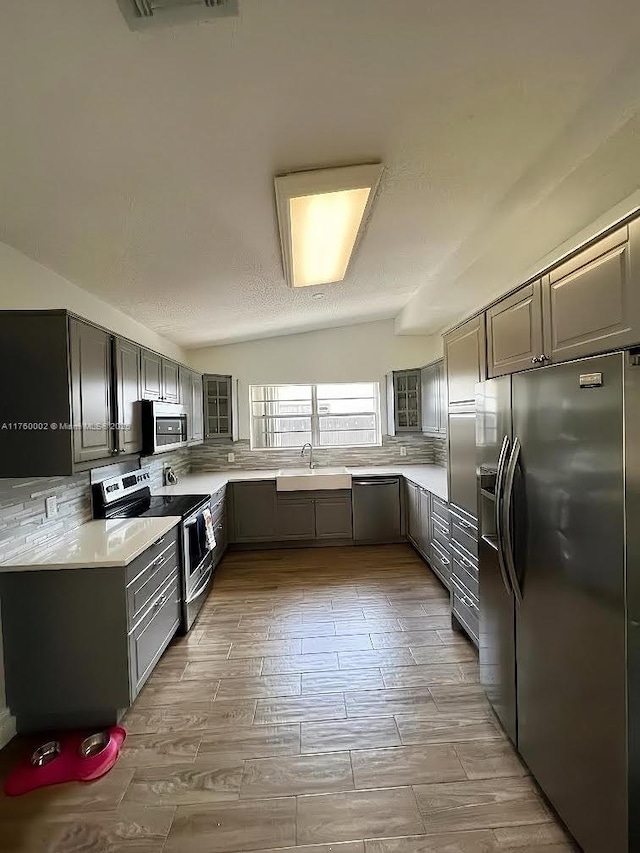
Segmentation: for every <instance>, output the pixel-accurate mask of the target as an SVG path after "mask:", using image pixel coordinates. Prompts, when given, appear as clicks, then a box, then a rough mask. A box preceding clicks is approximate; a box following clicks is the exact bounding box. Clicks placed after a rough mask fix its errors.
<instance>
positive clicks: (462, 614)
mask: <svg viewBox="0 0 640 853" xmlns="http://www.w3.org/2000/svg"><path fill="white" fill-rule="evenodd" d="M451 602H452V610H453V612H454V614H455V615H456V617H457V618H458V621H459V622H461V623H462V625H463V626H464V627H465V629H466V630H467V632H468V634H469V636H470V637H471V639H472V640H473V641H474V642H475V644H476V645H477V644H478V636H479V617H480V614H479V611H478V606H477V604H476V603H475V601H474V600H473V598H472V596H471V595H469V593H468V591H467V590H466V589H465V588H464V587H463V586H462V585H461V584H460V583H458V581H457V580H456V578H455V577H452V578H451Z"/></svg>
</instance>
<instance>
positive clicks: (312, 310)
mask: <svg viewBox="0 0 640 853" xmlns="http://www.w3.org/2000/svg"><path fill="white" fill-rule="evenodd" d="M240 6H241V15H240V17H239V18H237V19H227V20H220V21H216V22H211V23H208V24H202V25H184V26H179V27H172V28H168V29H157V30H154V31H150V32H146V33H132V32H130V31H129V30H128V29H127V27H126V25H125V23H124V21H123V19H122V17H121V15H120V12H119V10H118V6H117V3H116V0H90V2H87V0H57V2H55V3H51V2H50V0H30V2H29V3H22V2H4V3H2V4H1V6H0V74H1V76H2V80H3V81H4V82H3V86H2V89H1V91H0V114H1V115H2V133H1V134H0V239H2V240H4V241H5V242H7V243H9V244H10V245H12V246H14V247H15V248H17V249H18V250H20V251H22V252H24V253H25V254H27V255H29V256H30V257H33V258H35V259H36V260H38V261H40V262H41V263H43V264H44V265H45V266H48V267H50V268H51V269H53V270H55V271H56V272H58V273H60V274H61V275H63V276H65V277H66V278H68V279H69V280H71V281H73V282H74V283H76V284H78V285H80V286H81V287H83V288H85V289H87V290H89V291H92V292H93V293H95V294H97V295H98V296H100V297H102V298H104V299H105V300H107V301H108V302H110V303H111V304H113V305H114V306H116V307H118V308H120V309H122V310H123V311H125V312H126V313H127V314H130V315H131V316H133V317H135V319H137V320H139V321H140V322H142V323H144V324H145V325H147V326H149V327H150V328H152V329H154V330H156V331H158V332H160V333H162V334H164V335H166V336H167V337H168V338H170V339H172V340H174V341H176V342H177V343H179V344H182V345H184V346H187V347H195V346H204V345H207V344H210V343H221V342H228V341H233V340H242V339H248V338H253V337H264V336H268V335H274V334H284V333H289V332H294V331H302V330H305V329H312V328H322V327H327V326H337V325H345V324H347V323H351V322H362V321H367V320H374V319H380V318H390V317H396V316H398V315H400V318H399V330H400V331H407V332H429V331H434V330H436V329H438V328H441V327H442V326H443V325H444V324H446V323H447V322H450V321H451V320H453V319H456V318H457V316H459V315H460V314H461V313H464V311H465V310H467V309H468V308H470V307H475V305H476V304H481V303H482V301H483V300H484V299H485V298H486V297H487V295H488V294H492V293H493V292H494V291H495V290H496V281H492V280H491V275H490V274H488V273H487V272H486V271H485V272H484V273H483V275H478V277H477V279H474V277H473V275H472V274H471V273H470V271H473V269H474V266H476V267H477V266H478V264H480V262H481V259H482V258H485V259H486V257H487V254H488V253H489V254H490V253H491V252H493V253H494V254H496V253H499V255H500V257H501V258H502V260H503V264H502V266H501V268H500V271H501V275H503V276H504V277H508V276H511V275H515V274H516V273H517V271H518V269H520V268H521V269H524V268H525V266H527V265H529V264H530V263H532V262H533V260H534V259H535V256H536V255H535V253H536V252H538V254H542V253H544V251H545V250H546V249H548V248H551V247H550V246H549V245H548V240H556V241H557V242H561V240H564V239H566V238H567V237H569V236H570V234H571V233H572V232H573V231H577V230H579V228H581V227H583V226H584V225H585V224H586V221H587V220H585V216H586V215H587V213H590V212H591V208H592V207H593V205H594V204H595V203H596V191H597V193H599V197H600V198H602V199H605V200H607V202H608V201H611V202H612V203H613V202H615V201H617V200H618V199H619V198H620V197H622V195H625V194H627V193H630V192H631V191H632V190H633V189H634V188H635V186H637V184H638V180H637V179H638V169H639V168H640V158H637V157H635V158H634V162H633V165H632V166H630V164H629V158H628V157H627V158H626V159H624V158H622V159H624V168H622V166H621V165H620V162H621V154H620V152H621V150H622V149H624V151H625V152H628V150H629V140H633V141H635V142H636V143H637V142H638V122H637V121H635V120H634V111H635V110H636V109H637V105H636V104H634V103H631V104H630V105H629V107H628V109H627V112H626V113H625V114H624V116H623V117H621V115H620V111H618V113H617V114H616V116H611V115H609V114H607V112H606V109H604V106H606V104H607V103H609V102H610V99H611V95H612V93H615V92H622V95H624V93H625V92H626V89H624V87H622V88H621V87H618V86H616V80H617V75H619V74H623V75H626V78H625V79H627V81H628V80H629V79H630V75H631V77H632V76H633V74H634V73H635V66H633V67H631V68H629V67H628V65H627V66H625V65H624V64H623V63H624V62H625V61H626V57H627V55H628V54H629V53H630V52H631V50H632V49H633V48H634V47H635V45H637V40H638V36H639V35H640V15H639V13H638V7H637V2H635V0H633V1H632V0H610V2H609V3H606V4H605V3H602V2H601V0H562V2H558V0H539V2H536V3H526V4H525V3H523V2H514V0H485V2H482V3H478V2H477V0H394V2H389V0H348V2H345V0H323V2H318V0H240ZM630 91H631V90H630ZM638 91H640V89H638ZM630 99H631V101H633V96H631V97H630ZM603 110H604V111H603ZM592 111H593V116H594V121H593V122H590V121H589V117H590V116H591V114H592ZM625 146H626V147H625ZM625 156H626V155H625ZM563 157H564V160H566V161H567V162H564V160H562V158H563ZM371 159H380V160H382V161H383V162H384V163H385V166H386V170H385V174H384V176H383V180H382V184H381V187H380V191H379V195H378V198H377V201H376V204H375V207H374V210H373V214H372V217H371V220H370V223H369V228H368V231H367V233H366V235H365V237H364V240H363V241H362V243H361V245H360V248H359V251H358V255H357V257H356V258H355V260H354V263H353V265H352V267H351V270H350V272H349V275H348V277H347V279H346V280H345V281H344V282H343V283H341V284H338V285H330V286H327V287H326V288H323V291H324V292H325V294H326V296H325V298H324V299H323V300H314V299H312V292H313V291H315V290H316V289H315V288H309V289H308V291H307V290H305V291H303V292H293V291H291V290H289V289H288V288H287V286H286V284H285V282H284V277H283V274H282V269H281V261H280V254H279V243H278V237H277V226H276V222H275V214H274V200H273V182H272V179H273V175H274V173H276V172H279V171H286V170H290V169H295V168H299V167H310V166H323V165H340V164H346V163H351V162H356V163H357V162H361V161H365V160H371ZM561 161H562V162H561ZM589 163H590V164H591V165H592V169H591V171H589V170H588V169H587V165H588V164H589ZM581 170H582V171H581ZM580 176H582V183H580V182H579V180H578V179H579V178H580ZM576 182H577V183H576ZM562 187H565V188H568V189H567V192H568V191H569V189H570V190H571V192H572V194H571V195H570V196H567V198H570V203H569V202H568V203H567V206H566V210H567V211H568V212H569V214H568V215H566V214H565V213H564V210H563V208H562V207H561V206H560V207H558V206H556V208H555V209H556V213H557V216H556V219H557V220H558V224H557V227H556V228H555V229H547V231H544V229H542V230H540V231H539V233H538V234H537V240H536V239H532V240H531V241H527V240H523V239H522V230H521V231H520V232H519V234H520V239H515V240H514V239H513V235H512V232H513V228H511V229H510V227H509V226H510V225H513V223H514V222H518V223H520V224H522V223H525V222H527V221H528V220H527V218H526V216H524V213H526V214H527V215H529V214H530V213H531V211H532V210H534V209H540V210H542V209H543V208H540V202H541V200H549V199H553V198H554V197H555V196H554V193H557V192H558V191H559V189H560V188H562ZM585 188H592V189H591V190H590V191H591V195H590V196H589V198H588V200H587V199H586V198H585V197H584V194H585ZM581 193H582V195H581ZM616 194H617V195H616ZM559 212H562V213H563V215H562V216H560V215H559ZM519 216H520V217H521V218H518V217H519ZM543 219H544V221H548V217H546V216H545V217H543ZM543 232H544V235H545V237H544V239H545V240H547V243H544V241H543V240H542V237H541V235H542V233H543ZM503 239H504V240H506V241H507V242H503ZM545 247H546V249H545ZM496 256H497V254H496ZM507 257H508V262H506V260H505V259H506V258H507ZM489 268H490V267H489ZM476 280H477V285H476V284H474V281H476ZM505 280H506V278H505ZM462 283H463V284H464V286H463V285H462ZM514 283H515V282H514ZM309 291H311V292H309ZM405 306H406V307H405Z"/></svg>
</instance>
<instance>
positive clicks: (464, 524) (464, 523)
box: [458, 518, 475, 530]
mask: <svg viewBox="0 0 640 853" xmlns="http://www.w3.org/2000/svg"><path fill="white" fill-rule="evenodd" d="M458 521H459V523H460V527H464V529H465V530H475V527H474V526H473V524H471V522H469V521H463V520H462V519H461V518H460V519H458Z"/></svg>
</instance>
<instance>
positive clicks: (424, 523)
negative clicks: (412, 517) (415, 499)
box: [418, 486, 431, 559]
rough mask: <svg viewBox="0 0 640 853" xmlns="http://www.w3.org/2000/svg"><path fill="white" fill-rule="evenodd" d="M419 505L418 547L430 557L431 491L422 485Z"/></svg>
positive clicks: (419, 491) (419, 489)
mask: <svg viewBox="0 0 640 853" xmlns="http://www.w3.org/2000/svg"><path fill="white" fill-rule="evenodd" d="M418 493H419V506H420V539H419V543H418V547H419V548H420V550H421V551H422V553H423V554H424V556H425V557H426V558H427V559H429V556H430V554H431V493H430V492H428V491H427V490H426V489H424V488H422V486H420V487H419V488H418Z"/></svg>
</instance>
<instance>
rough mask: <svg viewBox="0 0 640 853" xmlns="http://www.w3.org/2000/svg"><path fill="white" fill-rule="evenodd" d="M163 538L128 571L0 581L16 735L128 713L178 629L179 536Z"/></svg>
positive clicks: (33, 573) (73, 571) (26, 574)
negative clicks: (126, 711) (144, 601)
mask: <svg viewBox="0 0 640 853" xmlns="http://www.w3.org/2000/svg"><path fill="white" fill-rule="evenodd" d="M162 540H164V541H163V542H161V541H160V540H159V541H158V543H156V544H154V545H152V546H151V547H150V548H149V549H147V551H145V552H144V553H143V554H141V555H140V556H139V557H137V558H136V559H135V560H134V561H133V562H132V563H130V564H129V566H126V567H124V566H123V567H108V568H97V567H90V568H84V569H83V568H70V569H59V570H56V569H44V570H33V569H32V570H29V571H22V572H20V571H15V572H6V573H2V574H0V599H1V600H2V605H3V607H2V621H3V625H2V627H3V635H4V651H5V679H6V695H7V704H8V705H9V707H10V708H11V713H12V714H13V715H14V716H15V718H16V725H17V729H18V732H23V733H24V732H39V731H46V730H49V729H68V728H76V727H79V728H85V727H90V726H91V727H93V726H99V727H103V726H108V725H113V724H114V723H116V722H118V720H119V719H120V717H121V716H122V715H123V713H124V711H125V710H126V709H127V708H128V707H130V705H131V704H132V703H133V701H134V699H135V697H136V696H137V695H138V693H139V691H140V689H141V688H142V686H143V684H144V683H145V681H146V680H147V678H148V677H149V675H150V674H151V672H152V670H153V668H154V666H155V664H156V662H157V661H158V659H159V658H160V656H161V655H162V653H163V651H164V650H165V648H166V647H167V645H168V644H169V642H170V641H171V639H172V637H173V636H174V634H175V633H176V631H177V629H178V625H179V622H180V586H179V584H180V581H179V574H178V568H179V567H178V555H179V545H178V528H177V527H175V528H173V529H172V530H170V531H169V533H166V534H165V535H164V536H163V537H162ZM162 555H164V556H165V557H166V559H164V560H162ZM145 599H146V603H144V604H142V601H143V600H145ZM136 607H137V608H138V609H137V610H136Z"/></svg>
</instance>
